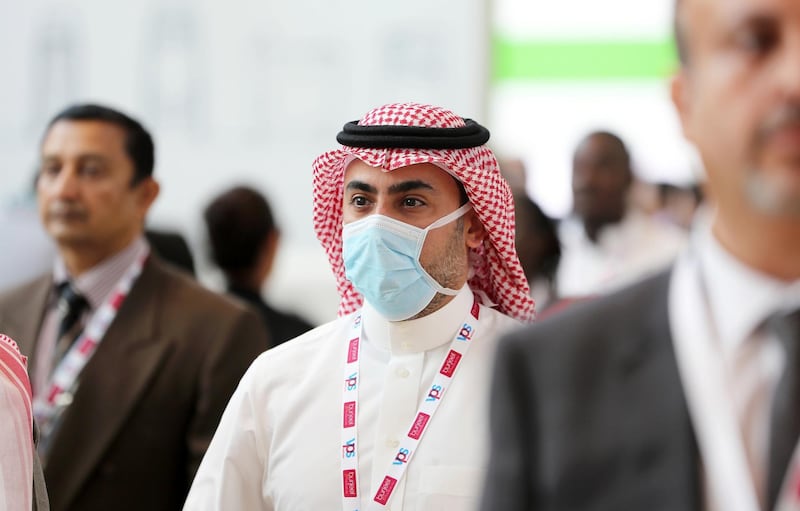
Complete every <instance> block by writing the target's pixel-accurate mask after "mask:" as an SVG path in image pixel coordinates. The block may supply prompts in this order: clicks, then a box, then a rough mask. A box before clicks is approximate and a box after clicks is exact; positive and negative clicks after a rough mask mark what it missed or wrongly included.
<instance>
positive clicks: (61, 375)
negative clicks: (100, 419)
mask: <svg viewBox="0 0 800 511" xmlns="http://www.w3.org/2000/svg"><path fill="white" fill-rule="evenodd" d="M149 254H150V251H149V250H145V251H144V253H143V254H142V255H141V256H140V257H139V258H138V259H137V260H136V261H135V262H134V263H133V264H132V265H131V266H130V267H129V268H128V270H127V271H126V272H125V274H124V275H123V276H122V278H121V279H120V281H119V282H118V283H117V285H116V287H115V288H114V290H113V291H112V292H111V296H110V298H109V299H108V300H107V301H106V302H105V303H103V304H102V305H101V306H100V308H98V309H97V311H96V312H95V313H94V314H92V317H91V318H89V321H88V322H87V323H86V328H84V329H83V332H82V333H81V335H80V336H79V337H78V339H77V340H76V341H75V342H74V343H73V344H72V347H71V348H70V349H69V351H67V353H66V354H65V355H64V357H63V358H62V359H61V361H60V362H59V363H58V366H57V367H56V368H55V370H54V371H53V375H52V376H51V377H50V381H48V383H47V392H46V393H43V394H41V395H39V396H38V397H37V398H35V399H34V402H33V414H34V416H35V417H36V421H37V424H38V425H39V428H40V429H41V431H42V436H43V437H45V438H46V437H47V436H49V434H50V433H51V432H52V431H53V428H54V427H55V425H56V423H57V419H58V417H59V416H60V414H61V412H62V411H63V410H64V409H66V407H67V406H69V404H70V403H71V402H72V394H73V393H74V392H75V390H76V389H75V386H76V382H77V381H78V377H79V376H80V373H81V371H82V370H83V368H84V366H86V364H87V363H88V362H89V360H90V359H91V358H92V355H94V352H95V350H97V346H99V345H100V342H101V341H102V340H103V336H104V335H105V333H106V330H108V327H109V325H110V324H111V322H112V321H114V318H115V317H116V315H117V312H118V311H119V308H120V306H121V305H122V302H123V301H125V298H126V297H127V296H128V292H129V291H130V289H131V287H132V286H133V283H134V282H135V281H136V278H137V277H138V276H139V274H140V273H141V272H142V267H143V266H144V263H145V261H146V260H147V257H148V255H149Z"/></svg>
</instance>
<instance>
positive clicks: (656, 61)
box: [492, 36, 677, 82]
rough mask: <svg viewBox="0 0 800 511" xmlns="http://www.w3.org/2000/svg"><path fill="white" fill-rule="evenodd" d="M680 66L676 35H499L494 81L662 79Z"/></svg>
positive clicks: (494, 50) (495, 41) (494, 51)
mask: <svg viewBox="0 0 800 511" xmlns="http://www.w3.org/2000/svg"><path fill="white" fill-rule="evenodd" d="M676 66H677V58H676V56H675V50H674V45H673V42H672V39H671V38H669V39H664V40H630V41H622V40H620V41H609V40H600V41H598V40H586V41H581V40H519V39H513V38H507V37H502V36H495V37H494V38H493V41H492V67H493V69H492V77H493V79H494V81H495V82H505V81H542V80H569V81H571V80H580V81H583V80H660V79H663V78H664V77H666V76H669V74H670V73H671V72H672V71H673V70H674V69H675V67H676Z"/></svg>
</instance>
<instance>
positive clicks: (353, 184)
mask: <svg viewBox="0 0 800 511" xmlns="http://www.w3.org/2000/svg"><path fill="white" fill-rule="evenodd" d="M345 189H346V190H351V191H353V190H358V191H361V192H367V193H378V189H377V188H375V187H374V186H372V185H370V184H367V183H365V182H363V181H356V180H353V181H350V182H349V183H347V186H346V187H345Z"/></svg>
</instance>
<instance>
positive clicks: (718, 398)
mask: <svg viewBox="0 0 800 511" xmlns="http://www.w3.org/2000/svg"><path fill="white" fill-rule="evenodd" d="M668 308H669V311H670V317H669V320H670V329H671V331H672V332H673V335H674V344H675V356H676V357H677V359H678V367H679V369H680V374H681V378H682V379H683V383H684V388H685V389H686V392H685V395H686V401H687V404H688V406H689V410H690V415H691V417H692V419H693V421H694V426H695V431H696V433H697V437H698V440H699V442H698V443H699V448H700V452H701V455H702V458H703V460H704V465H705V467H706V473H707V474H708V481H709V486H710V488H709V490H710V494H711V495H713V497H714V501H715V502H717V503H718V506H719V509H724V510H725V511H757V510H759V509H761V508H760V504H759V501H758V497H757V493H756V489H755V485H754V484H753V478H752V474H751V473H750V469H749V465H748V463H747V455H746V451H745V446H744V442H743V438H742V433H741V430H740V428H739V422H738V419H737V415H736V412H735V410H734V408H733V402H734V401H733V396H732V395H731V392H730V388H729V386H728V385H726V384H725V382H726V378H725V367H724V365H723V363H722V356H721V354H720V346H719V335H718V333H717V331H716V329H715V328H714V325H713V317H712V315H711V311H710V305H709V302H708V295H707V293H706V289H705V287H704V285H703V281H702V275H701V271H700V263H699V261H698V260H697V258H696V257H694V256H693V255H692V252H691V250H688V251H686V252H684V253H683V254H682V256H681V258H680V259H679V260H678V262H677V264H676V265H675V267H674V270H673V275H672V280H671V282H670V290H669V305H668ZM678 310H680V311H681V315H680V317H678V316H677V314H676V312H675V311H678ZM700 417H705V418H708V419H712V418H713V420H698V418H700Z"/></svg>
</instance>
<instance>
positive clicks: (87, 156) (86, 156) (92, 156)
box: [42, 153, 108, 162]
mask: <svg viewBox="0 0 800 511" xmlns="http://www.w3.org/2000/svg"><path fill="white" fill-rule="evenodd" d="M60 159H61V156H60V155H58V154H53V153H45V154H43V155H42V161H53V160H60ZM78 159H79V160H81V161H86V160H89V161H94V160H96V161H100V162H106V161H108V157H106V156H105V155H102V154H99V153H83V154H79V155H78Z"/></svg>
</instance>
